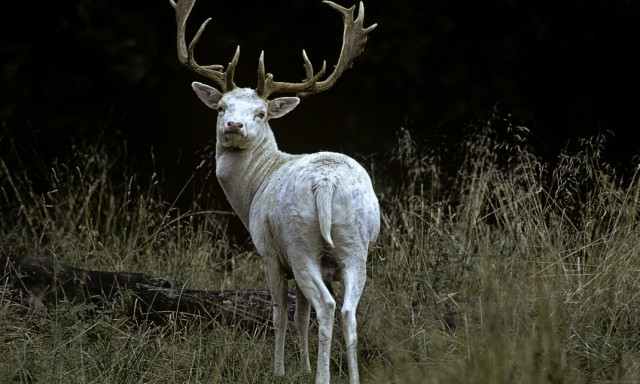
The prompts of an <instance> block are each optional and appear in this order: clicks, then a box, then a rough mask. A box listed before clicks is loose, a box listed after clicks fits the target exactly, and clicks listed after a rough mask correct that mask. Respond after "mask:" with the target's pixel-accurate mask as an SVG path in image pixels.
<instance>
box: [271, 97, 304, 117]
mask: <svg viewBox="0 0 640 384" xmlns="http://www.w3.org/2000/svg"><path fill="white" fill-rule="evenodd" d="M299 103H300V99H299V98H297V97H279V98H277V99H273V100H269V115H268V117H269V118H270V119H277V118H278V117H282V116H284V115H286V114H287V113H289V112H291V111H293V108H295V107H297V106H298V104H299Z"/></svg>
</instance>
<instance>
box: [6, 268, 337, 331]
mask: <svg viewBox="0 0 640 384" xmlns="http://www.w3.org/2000/svg"><path fill="white" fill-rule="evenodd" d="M0 263H1V264H0V265H2V266H4V272H3V274H2V279H1V280H0V283H2V287H5V288H10V289H11V288H12V289H13V290H15V291H17V292H18V295H17V296H16V300H18V301H20V302H21V303H22V304H24V305H25V306H28V307H29V308H30V309H31V310H41V309H46V308H51V307H55V306H56V305H60V304H62V303H68V304H72V305H73V304H82V303H92V302H93V303H95V302H105V301H108V302H113V301H115V300H117V299H118V298H123V297H127V298H129V300H127V301H128V302H129V303H130V304H129V308H128V310H129V311H130V313H131V315H132V316H134V317H135V318H137V319H148V320H152V321H156V322H157V321H163V320H166V319H167V318H168V317H169V316H171V315H178V314H190V315H196V316H199V317H202V318H204V319H205V320H213V321H215V322H216V323H218V324H222V325H226V326H241V327H247V328H251V329H256V328H257V327H260V328H263V329H264V328H265V325H268V323H269V322H270V321H271V319H272V308H271V294H270V292H269V291H268V290H266V289H239V290H212V291H202V290H194V289H174V288H171V284H170V283H169V282H168V281H167V280H164V279H158V278H153V277H150V276H148V275H145V274H142V273H129V272H106V271H93V270H87V269H82V268H75V267H71V266H67V265H63V264H60V263H58V262H57V261H50V260H43V259H35V258H10V257H0ZM339 304H341V303H339ZM294 312H295V291H293V290H290V291H289V292H288V317H289V320H290V321H293V315H294ZM312 316H313V313H312Z"/></svg>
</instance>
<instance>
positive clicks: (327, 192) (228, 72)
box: [170, 0, 380, 384]
mask: <svg viewBox="0 0 640 384" xmlns="http://www.w3.org/2000/svg"><path fill="white" fill-rule="evenodd" d="M323 2H324V3H325V4H327V5H328V6H330V7H331V8H333V9H335V10H336V11H338V12H339V13H340V14H341V16H342V20H343V23H344V31H343V41H342V49H341V52H340V56H339V58H338V62H337V64H336V65H335V68H334V70H333V72H332V73H331V74H329V75H328V76H327V77H325V78H323V76H324V74H325V71H326V61H325V62H324V63H323V65H322V69H321V70H320V71H318V72H317V73H314V70H313V66H312V64H311V62H310V60H309V58H308V57H307V54H306V52H305V51H304V50H303V51H302V56H303V59H304V69H305V72H306V77H305V79H304V80H303V81H302V82H300V83H292V82H280V81H275V80H274V79H273V75H272V74H271V73H265V65H264V51H262V53H261V54H260V58H259V61H258V84H257V87H256V88H255V89H252V88H241V87H237V86H236V84H235V82H234V71H235V68H236V66H237V63H238V59H239V54H240V46H238V47H237V49H236V51H235V54H234V56H233V59H232V60H231V62H230V63H229V64H228V66H227V67H226V69H225V68H224V66H222V65H217V64H214V65H206V66H202V65H199V64H198V63H197V62H196V60H195V58H194V49H195V46H196V44H197V43H198V40H199V38H200V36H201V35H202V33H203V31H204V29H205V27H206V26H207V24H208V23H209V22H210V21H211V18H209V19H207V20H205V21H204V22H203V23H202V25H201V26H200V28H199V29H198V31H197V32H196V34H195V36H194V37H193V39H192V40H191V42H190V43H189V44H188V45H187V43H186V38H185V29H186V23H187V18H188V16H189V14H190V12H191V10H192V8H193V6H194V4H195V0H179V1H178V2H177V3H176V2H175V1H174V0H170V3H171V5H172V6H173V7H174V9H175V13H176V21H177V27H178V31H177V50H178V58H179V61H180V62H181V63H182V64H184V65H185V66H186V67H187V68H188V69H189V70H191V71H193V72H194V73H196V74H198V75H201V76H203V77H205V78H207V79H208V80H210V81H212V82H213V83H214V84H215V85H216V86H217V88H216V87H212V86H209V85H206V84H203V83H200V82H193V83H192V88H193V90H194V91H195V93H196V95H197V96H198V98H199V99H200V100H201V101H202V102H203V103H204V104H205V105H206V106H207V107H209V108H212V109H214V110H216V111H217V122H216V144H215V160H216V177H217V179H218V181H219V183H220V185H221V187H222V190H223V192H224V194H225V195H226V197H227V199H228V201H229V203H230V205H231V207H232V209H233V210H234V211H235V212H236V214H237V215H238V217H239V218H240V220H241V221H242V222H243V224H244V225H245V227H246V228H247V230H248V231H249V234H250V236H251V239H252V241H253V243H254V245H255V247H256V250H257V251H258V253H259V254H260V256H261V258H262V261H263V266H264V271H265V274H266V279H267V283H268V285H269V289H270V291H271V295H272V306H273V327H274V329H275V352H274V360H273V373H274V375H275V376H282V375H284V373H285V369H284V342H285V333H286V329H287V291H288V289H287V284H288V283H287V281H289V280H291V279H293V280H295V287H296V306H295V314H294V324H295V327H296V330H297V333H298V338H299V341H298V342H299V348H300V367H301V370H302V371H303V372H304V373H311V367H310V363H309V346H308V329H309V318H310V306H313V308H314V309H315V312H316V319H317V322H318V355H317V369H316V383H329V378H330V372H329V362H330V348H331V339H332V333H333V324H334V320H335V317H336V316H335V311H336V300H335V298H334V297H333V295H332V288H331V282H332V281H334V280H341V281H342V288H343V292H342V300H343V304H342V309H341V310H340V319H341V323H342V329H343V336H344V342H345V344H346V354H347V361H348V369H349V382H350V383H351V384H356V383H359V373H358V358H357V342H358V336H357V330H356V328H357V323H356V308H357V305H358V302H359V300H360V297H361V295H362V292H363V289H364V285H365V281H366V262H367V257H368V253H369V252H370V251H371V249H372V248H373V245H374V243H375V241H376V238H377V237H378V233H379V231H380V206H379V203H378V199H377V197H376V194H375V192H374V189H373V185H372V182H371V179H370V177H369V175H368V174H367V172H366V171H365V169H364V168H363V167H362V166H361V165H360V164H359V163H358V162H357V161H355V160H354V159H352V158H350V157H348V156H346V155H343V154H339V153H334V152H317V153H312V154H302V155H294V154H288V153H285V152H282V151H280V150H279V149H278V146H277V144H276V140H275V136H274V134H273V131H272V130H271V127H270V125H269V121H270V120H272V119H277V118H279V117H282V116H284V115H286V114H287V113H289V112H291V111H292V110H293V109H294V108H295V107H296V106H297V105H298V104H299V103H300V98H301V97H304V96H308V95H312V94H316V93H319V92H323V91H326V90H328V89H330V88H331V87H332V86H333V85H334V84H335V83H336V81H337V80H338V78H339V77H340V76H341V75H342V73H343V72H344V71H345V70H346V69H348V68H350V67H351V66H352V64H353V61H354V59H355V58H356V57H357V56H359V55H360V54H361V53H362V52H363V50H364V45H365V43H366V41H367V34H368V33H369V32H371V31H372V30H373V29H374V28H375V27H376V26H377V24H373V25H371V26H369V27H367V28H364V26H363V21H364V5H363V3H362V2H360V7H359V11H358V15H357V17H355V18H354V9H355V6H352V7H351V8H344V7H342V6H340V5H337V4H335V3H333V2H331V1H323ZM274 94H295V96H284V97H279V98H270V96H272V95H274Z"/></svg>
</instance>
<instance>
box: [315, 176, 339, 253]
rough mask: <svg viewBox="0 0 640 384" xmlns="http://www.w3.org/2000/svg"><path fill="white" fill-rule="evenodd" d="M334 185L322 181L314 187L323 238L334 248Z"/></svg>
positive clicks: (325, 180) (328, 181)
mask: <svg viewBox="0 0 640 384" xmlns="http://www.w3.org/2000/svg"><path fill="white" fill-rule="evenodd" d="M334 188H335V186H334V184H333V183H332V182H331V181H330V180H328V179H322V180H319V181H318V182H316V183H315V184H314V185H313V191H314V193H315V195H316V207H317V208H318V223H319V224H320V234H321V235H322V238H323V239H324V240H325V241H326V242H327V244H329V246H331V248H333V240H332V239H331V206H332V204H331V202H332V200H333V191H334Z"/></svg>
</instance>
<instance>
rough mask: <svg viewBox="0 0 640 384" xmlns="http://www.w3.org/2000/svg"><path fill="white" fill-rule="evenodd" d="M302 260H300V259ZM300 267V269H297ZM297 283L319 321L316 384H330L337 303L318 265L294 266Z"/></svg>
mask: <svg viewBox="0 0 640 384" xmlns="http://www.w3.org/2000/svg"><path fill="white" fill-rule="evenodd" d="M299 260H300V259H299ZM295 267H298V268H295ZM293 272H294V274H295V275H296V283H297V284H298V286H299V287H300V290H301V291H302V292H303V293H304V295H305V296H306V298H307V299H308V300H309V302H311V305H313V308H314V309H315V310H316V318H317V320H318V367H317V370H316V384H328V383H329V378H330V374H329V361H330V353H331V336H332V334H333V322H334V317H335V311H336V301H335V300H334V299H333V297H332V296H331V293H330V292H329V290H328V289H327V286H326V285H325V284H324V281H322V274H321V273H320V267H319V266H318V265H315V264H312V263H309V264H306V265H298V266H294V271H293Z"/></svg>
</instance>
